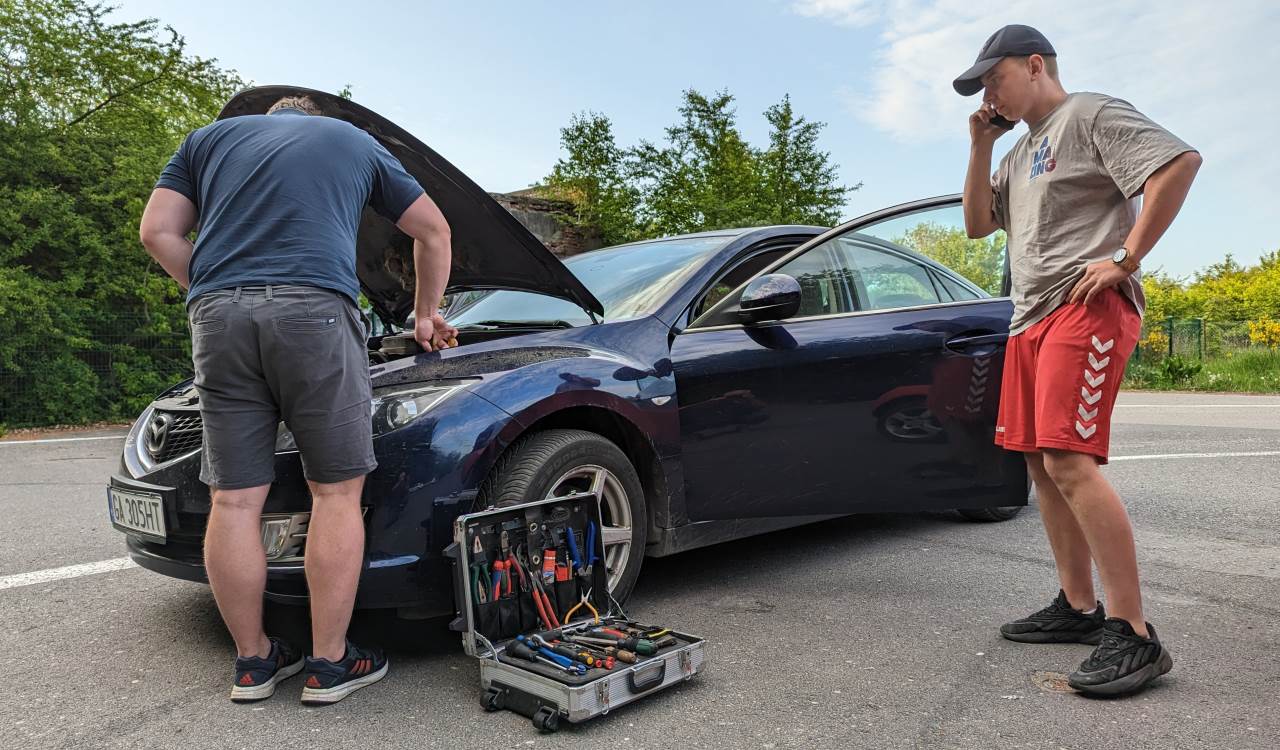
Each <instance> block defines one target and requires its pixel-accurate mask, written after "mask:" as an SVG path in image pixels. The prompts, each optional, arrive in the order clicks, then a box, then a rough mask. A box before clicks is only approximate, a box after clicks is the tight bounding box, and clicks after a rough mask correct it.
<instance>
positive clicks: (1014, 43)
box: [951, 23, 1058, 96]
mask: <svg viewBox="0 0 1280 750" xmlns="http://www.w3.org/2000/svg"><path fill="white" fill-rule="evenodd" d="M1057 54H1058V53H1057V52H1054V51H1053V45H1052V44H1049V40H1048V39H1045V37H1044V34H1041V33H1040V32H1039V31H1036V30H1035V29H1033V28H1031V27H1030V26H1023V25H1022V24H1020V23H1013V24H1009V25H1008V26H1005V27H1004V28H1003V29H1000V30H999V31H997V32H996V33H994V34H992V35H991V38H990V39H988V40H987V43H986V44H984V45H982V51H981V52H979V53H978V59H977V61H976V62H974V63H973V67H972V68H969V69H968V70H966V71H965V72H964V73H961V74H960V77H959V78H957V79H956V80H955V81H953V82H952V84H951V85H952V86H955V88H956V93H958V94H960V95H961V96H972V95H974V94H976V93H978V92H979V91H981V90H982V76H984V75H986V73H987V71H988V70H991V69H992V68H994V67H995V66H996V63H998V62H1000V61H1001V60H1003V59H1004V58H1006V57H1025V56H1027V55H1042V56H1049V55H1053V56H1057Z"/></svg>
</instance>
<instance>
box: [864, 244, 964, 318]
mask: <svg viewBox="0 0 1280 750" xmlns="http://www.w3.org/2000/svg"><path fill="white" fill-rule="evenodd" d="M851 254H852V256H853V264H854V266H855V267H856V268H857V269H858V275H859V276H860V277H861V280H862V285H863V289H864V290H865V300H864V302H863V305H862V309H864V310H889V309H892V308H895V307H916V306H918V305H936V304H938V303H939V302H941V301H942V300H941V299H939V298H938V292H937V290H935V289H934V287H933V281H932V280H930V279H929V272H928V271H927V270H925V267H924V266H922V265H920V264H919V263H916V262H915V261H912V260H908V259H906V258H903V257H901V256H898V255H894V254H892V253H888V252H885V251H883V250H877V249H875V248H872V247H867V246H864V245H860V244H854V245H853V247H852V253H851Z"/></svg>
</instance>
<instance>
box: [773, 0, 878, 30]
mask: <svg viewBox="0 0 1280 750" xmlns="http://www.w3.org/2000/svg"><path fill="white" fill-rule="evenodd" d="M791 7H792V8H793V9H794V10H795V12H797V13H799V14H800V15H802V16H808V17H810V18H826V19H830V20H832V21H835V22H836V23H838V24H841V25H843V26H866V25H867V24H869V23H871V22H873V21H875V20H877V19H879V18H880V7H881V3H878V2H876V0H795V2H794V3H792V6H791Z"/></svg>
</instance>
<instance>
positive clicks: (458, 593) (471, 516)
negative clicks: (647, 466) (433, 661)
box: [444, 492, 625, 658]
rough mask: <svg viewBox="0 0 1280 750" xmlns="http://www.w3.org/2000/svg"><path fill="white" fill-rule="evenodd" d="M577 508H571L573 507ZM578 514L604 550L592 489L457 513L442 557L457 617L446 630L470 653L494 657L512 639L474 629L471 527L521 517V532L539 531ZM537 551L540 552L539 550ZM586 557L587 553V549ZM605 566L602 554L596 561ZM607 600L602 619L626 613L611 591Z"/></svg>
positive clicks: (601, 521)
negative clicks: (449, 571) (449, 565)
mask: <svg viewBox="0 0 1280 750" xmlns="http://www.w3.org/2000/svg"><path fill="white" fill-rule="evenodd" d="M558 506H567V507H569V508H570V509H571V510H570V511H569V512H568V513H567V514H566V513H557V512H556V510H555V509H556V508H557V507H558ZM575 507H576V508H577V510H576V511H575V510H572V509H573V508H575ZM575 512H576V513H578V514H579V515H583V514H585V515H586V516H587V518H588V519H589V520H592V521H595V524H596V529H597V533H598V534H599V544H600V547H601V549H602V550H603V549H604V519H603V516H602V515H601V513H600V496H599V495H598V494H595V493H591V492H580V493H575V494H572V495H566V496H564V497H557V498H552V499H550V500H538V501H536V502H531V503H520V504H518V505H510V506H507V507H504V508H492V507H491V508H487V509H485V510H482V511H477V512H475V513H467V514H465V515H461V516H458V518H457V519H456V520H455V521H454V524H453V542H452V543H451V544H450V545H449V546H448V547H446V548H445V551H444V554H445V557H447V558H449V559H451V560H453V561H454V565H453V601H454V606H455V608H456V613H455V614H456V616H455V618H454V620H453V621H452V622H451V623H449V629H450V630H453V631H457V632H460V633H462V649H463V651H465V652H466V653H467V654H468V655H470V656H479V657H484V658H496V657H497V653H498V651H499V650H501V648H502V647H503V646H504V645H505V644H506V643H507V641H509V640H512V639H506V640H500V641H496V642H491V641H490V640H489V639H488V638H485V637H484V636H483V635H481V634H480V633H479V632H477V630H476V622H475V606H474V605H475V602H474V601H473V600H472V596H471V583H470V571H471V562H472V561H471V542H472V540H473V539H474V538H475V535H474V534H472V533H470V531H471V530H472V529H475V528H477V527H480V528H489V527H494V528H499V529H500V528H501V527H502V526H503V524H509V523H511V522H513V521H514V520H515V519H517V518H520V519H524V522H523V524H522V526H523V528H524V533H526V534H528V533H537V534H539V535H540V534H541V533H543V532H542V528H543V527H544V525H545V524H547V523H552V524H556V523H560V522H562V521H563V520H564V519H565V518H572V517H573V515H574V513H575ZM530 519H532V523H535V524H537V525H538V527H539V528H538V529H537V530H536V531H535V530H533V529H530V525H531V521H530ZM539 554H540V551H539ZM587 554H588V557H590V552H589V551H588V553H587ZM596 564H597V565H604V564H605V559H604V556H603V555H602V556H601V559H600V560H599V561H598V562H597V563H596ZM526 573H527V575H534V574H535V571H534V570H529V571H526ZM606 600H607V602H608V607H607V608H606V609H607V611H601V612H600V617H601V619H603V618H605V617H615V616H618V615H623V616H625V613H623V612H622V608H621V607H620V606H619V605H618V603H617V601H616V600H615V599H614V598H613V595H612V594H608V595H607V596H606Z"/></svg>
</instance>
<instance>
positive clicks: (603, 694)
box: [596, 680, 609, 711]
mask: <svg viewBox="0 0 1280 750" xmlns="http://www.w3.org/2000/svg"><path fill="white" fill-rule="evenodd" d="M596 701H597V702H598V703H599V704H600V708H601V709H602V710H604V711H608V710H609V681H608V680H597V681H596Z"/></svg>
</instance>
